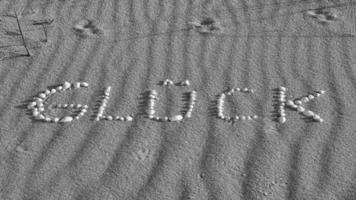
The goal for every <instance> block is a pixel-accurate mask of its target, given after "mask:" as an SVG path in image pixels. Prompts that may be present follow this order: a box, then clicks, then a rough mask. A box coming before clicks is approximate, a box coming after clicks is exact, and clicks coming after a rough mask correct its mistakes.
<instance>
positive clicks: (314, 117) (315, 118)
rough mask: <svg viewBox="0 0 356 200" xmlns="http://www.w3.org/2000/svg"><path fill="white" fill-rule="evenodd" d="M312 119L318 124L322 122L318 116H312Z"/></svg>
mask: <svg viewBox="0 0 356 200" xmlns="http://www.w3.org/2000/svg"><path fill="white" fill-rule="evenodd" d="M313 119H314V120H315V121H318V122H324V120H323V119H322V118H321V117H320V116H319V115H314V116H313Z"/></svg>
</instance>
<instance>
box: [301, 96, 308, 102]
mask: <svg viewBox="0 0 356 200" xmlns="http://www.w3.org/2000/svg"><path fill="white" fill-rule="evenodd" d="M301 101H302V102H303V103H306V102H308V101H309V98H308V97H303V98H302V99H301Z"/></svg>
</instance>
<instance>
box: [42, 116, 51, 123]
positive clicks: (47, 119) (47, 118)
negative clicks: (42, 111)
mask: <svg viewBox="0 0 356 200" xmlns="http://www.w3.org/2000/svg"><path fill="white" fill-rule="evenodd" d="M44 121H46V122H51V121H52V119H51V118H50V117H45V118H44Z"/></svg>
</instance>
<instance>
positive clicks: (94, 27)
mask: <svg viewBox="0 0 356 200" xmlns="http://www.w3.org/2000/svg"><path fill="white" fill-rule="evenodd" d="M73 30H74V32H75V33H76V34H78V35H79V36H81V37H88V36H89V37H90V36H101V35H103V33H104V30H103V29H102V28H100V27H99V26H98V24H97V23H95V22H94V21H93V20H88V19H84V20H80V21H79V22H77V23H76V24H75V25H74V26H73Z"/></svg>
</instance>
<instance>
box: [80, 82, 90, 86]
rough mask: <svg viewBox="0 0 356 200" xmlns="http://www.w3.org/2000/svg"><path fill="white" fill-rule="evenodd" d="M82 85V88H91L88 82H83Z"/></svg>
mask: <svg viewBox="0 0 356 200" xmlns="http://www.w3.org/2000/svg"><path fill="white" fill-rule="evenodd" d="M80 85H81V86H82V87H89V83H87V82H81V83H80Z"/></svg>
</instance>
